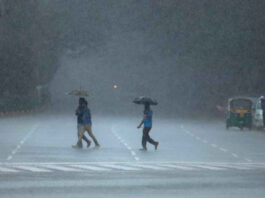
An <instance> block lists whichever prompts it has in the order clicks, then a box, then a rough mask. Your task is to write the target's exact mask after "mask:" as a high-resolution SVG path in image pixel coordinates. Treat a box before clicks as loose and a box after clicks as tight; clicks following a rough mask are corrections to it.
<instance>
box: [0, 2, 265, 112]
mask: <svg viewBox="0 0 265 198" xmlns="http://www.w3.org/2000/svg"><path fill="white" fill-rule="evenodd" d="M264 6H265V2H264V1H262V0H255V1H249V0H222V1H211V0H200V1H198V0H179V1H176V0H147V1H139V0H126V1H124V0H78V1H75V0H54V1H48V0H31V1H30V0H0V12H1V13H0V25H1V30H0V68H1V72H0V78H1V84H0V105H1V104H2V106H3V105H6V101H7V100H9V101H10V100H21V99H23V98H25V99H26V100H29V99H34V97H37V96H36V87H37V86H39V85H46V84H49V82H50V80H51V79H52V78H53V74H55V73H56V70H57V69H58V68H59V67H60V66H61V62H60V57H61V56H71V57H72V58H73V59H76V60H77V62H78V59H79V57H82V59H84V57H87V69H88V70H89V71H90V78H89V79H88V82H87V83H88V84H89V83H90V84H91V80H92V79H93V82H94V83H95V82H97V79H100V81H99V82H97V83H95V84H96V85H95V86H94V88H93V92H94V93H95V95H99V96H100V98H101V99H102V100H101V101H99V102H101V103H102V104H104V103H108V97H107V96H111V93H109V92H108V90H105V87H106V86H105V85H107V84H112V83H118V84H119V85H120V86H121V88H120V90H119V97H116V99H117V100H120V101H124V100H128V98H129V97H133V96H134V95H136V96H137V95H139V94H140V95H151V96H153V97H155V98H157V99H158V100H159V102H160V104H161V106H160V107H159V108H161V110H163V111H165V112H170V113H176V112H181V113H183V112H196V113H201V112H214V111H216V109H215V106H216V104H222V103H224V102H225V100H226V99H227V98H228V97H230V96H235V95H252V96H255V95H257V96H258V95H261V94H265V87H264V84H265V78H264V72H265V60H264V52H265V50H264V47H265V45H264V43H265V38H264V35H265V24H264V23H265V20H264V17H265V14H264V8H265V7H264ZM73 67H74V65H73ZM102 76H104V78H102ZM66 83H67V82H66ZM104 93H105V95H104ZM34 100H36V98H35V99H34ZM120 101H119V103H121V102H120ZM15 104H16V103H15ZM99 106H100V105H99ZM110 109H111V108H110Z"/></svg>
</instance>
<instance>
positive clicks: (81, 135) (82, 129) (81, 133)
mask: <svg viewBox="0 0 265 198" xmlns="http://www.w3.org/2000/svg"><path fill="white" fill-rule="evenodd" d="M85 131H86V129H85V126H81V129H80V134H79V136H78V141H77V143H78V142H80V141H82V138H83V136H84V133H85Z"/></svg>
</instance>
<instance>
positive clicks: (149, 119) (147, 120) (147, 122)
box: [144, 109, 153, 128]
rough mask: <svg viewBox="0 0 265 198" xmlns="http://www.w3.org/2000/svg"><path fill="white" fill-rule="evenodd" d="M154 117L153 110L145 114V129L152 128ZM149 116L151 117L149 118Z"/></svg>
mask: <svg viewBox="0 0 265 198" xmlns="http://www.w3.org/2000/svg"><path fill="white" fill-rule="evenodd" d="M152 115H153V112H152V110H151V109H149V110H147V112H146V113H144V127H150V128H151V127H152ZM147 116H149V118H148V117H147Z"/></svg>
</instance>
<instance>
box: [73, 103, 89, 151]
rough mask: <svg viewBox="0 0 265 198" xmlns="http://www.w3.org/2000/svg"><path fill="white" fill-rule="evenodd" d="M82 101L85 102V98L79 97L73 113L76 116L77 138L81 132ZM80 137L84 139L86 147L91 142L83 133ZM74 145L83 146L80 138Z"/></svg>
mask: <svg viewBox="0 0 265 198" xmlns="http://www.w3.org/2000/svg"><path fill="white" fill-rule="evenodd" d="M84 102H86V100H85V98H79V104H78V107H77V109H76V111H75V115H76V116H77V138H79V136H80V133H81V127H82V116H83V114H82V113H81V110H82V103H84ZM82 139H83V140H84V141H86V143H87V147H89V146H90V144H91V142H90V141H89V140H88V139H87V137H86V136H85V135H84V136H83V137H82ZM75 147H78V148H82V147H83V144H82V140H81V141H80V142H78V143H77V145H75Z"/></svg>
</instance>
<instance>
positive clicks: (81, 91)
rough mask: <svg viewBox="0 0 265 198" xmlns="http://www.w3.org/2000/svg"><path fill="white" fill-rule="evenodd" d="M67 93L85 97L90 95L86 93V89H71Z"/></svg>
mask: <svg viewBox="0 0 265 198" xmlns="http://www.w3.org/2000/svg"><path fill="white" fill-rule="evenodd" d="M66 94H67V95H71V96H79V97H87V96H90V94H89V93H88V91H85V90H77V89H75V90H72V91H69V92H67V93H66Z"/></svg>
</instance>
